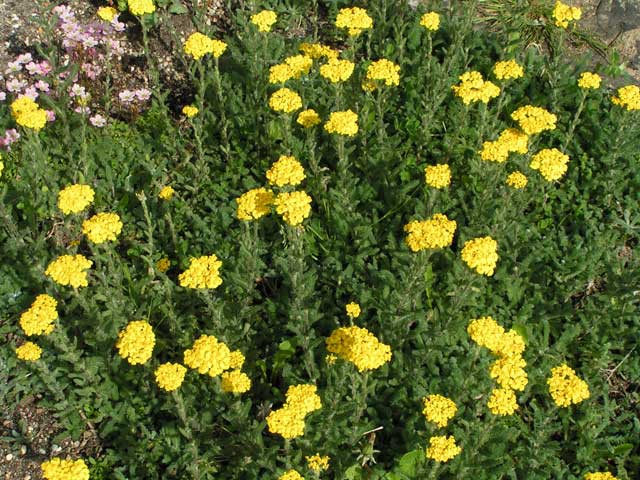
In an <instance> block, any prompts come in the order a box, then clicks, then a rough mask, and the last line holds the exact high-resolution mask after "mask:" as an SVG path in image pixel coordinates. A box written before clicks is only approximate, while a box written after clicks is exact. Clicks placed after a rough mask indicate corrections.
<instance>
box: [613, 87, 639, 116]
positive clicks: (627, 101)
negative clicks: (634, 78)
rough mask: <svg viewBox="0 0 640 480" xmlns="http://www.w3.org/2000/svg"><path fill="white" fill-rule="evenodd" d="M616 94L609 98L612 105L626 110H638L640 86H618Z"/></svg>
mask: <svg viewBox="0 0 640 480" xmlns="http://www.w3.org/2000/svg"><path fill="white" fill-rule="evenodd" d="M617 94H618V95H617V96H616V97H613V98H612V99H611V102H612V103H613V104H614V105H618V106H619V107H623V108H626V109H627V110H628V111H633V110H640V87H638V86H636V85H627V86H626V87H621V88H619V89H618V92H617Z"/></svg>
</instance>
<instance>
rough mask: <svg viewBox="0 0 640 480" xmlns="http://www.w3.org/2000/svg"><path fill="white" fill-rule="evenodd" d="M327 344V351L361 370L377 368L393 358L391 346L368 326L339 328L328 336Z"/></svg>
mask: <svg viewBox="0 0 640 480" xmlns="http://www.w3.org/2000/svg"><path fill="white" fill-rule="evenodd" d="M326 345H327V351H329V352H331V353H335V354H336V355H337V356H338V357H340V358H342V359H344V360H347V361H349V362H352V363H353V364H354V365H355V366H356V368H357V369H358V371H360V372H364V371H367V370H375V369H377V368H380V367H381V366H382V365H384V364H385V363H387V362H388V361H390V360H391V347H389V345H385V344H384V343H381V342H380V341H379V340H378V339H377V338H376V337H375V336H374V335H373V334H372V333H371V332H369V331H368V330H367V329H366V328H360V327H355V326H353V327H341V328H338V329H336V330H334V331H333V332H332V333H331V335H330V336H329V338H327V341H326Z"/></svg>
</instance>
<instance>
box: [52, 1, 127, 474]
mask: <svg viewBox="0 0 640 480" xmlns="http://www.w3.org/2000/svg"><path fill="white" fill-rule="evenodd" d="M129 1H131V0H129ZM40 469H41V470H42V476H43V477H44V478H45V480H89V467H87V464H86V463H84V460H82V459H78V460H63V459H61V458H58V457H56V458H52V459H51V460H49V461H46V462H44V463H42V465H40Z"/></svg>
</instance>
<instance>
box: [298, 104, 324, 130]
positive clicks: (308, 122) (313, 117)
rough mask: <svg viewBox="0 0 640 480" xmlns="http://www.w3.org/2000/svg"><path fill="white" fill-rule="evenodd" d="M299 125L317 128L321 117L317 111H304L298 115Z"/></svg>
mask: <svg viewBox="0 0 640 480" xmlns="http://www.w3.org/2000/svg"><path fill="white" fill-rule="evenodd" d="M296 122H298V124H299V125H302V126H303V127H304V128H311V127H315V126H316V125H318V124H319V123H320V115H318V112H316V111H315V110H313V109H311V108H309V109H307V110H303V111H301V112H300V113H299V114H298V118H297V119H296Z"/></svg>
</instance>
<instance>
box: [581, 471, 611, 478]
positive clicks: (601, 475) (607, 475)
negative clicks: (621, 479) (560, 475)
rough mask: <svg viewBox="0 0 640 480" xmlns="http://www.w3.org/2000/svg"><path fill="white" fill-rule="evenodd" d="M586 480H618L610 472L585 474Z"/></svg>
mask: <svg viewBox="0 0 640 480" xmlns="http://www.w3.org/2000/svg"><path fill="white" fill-rule="evenodd" d="M584 480H618V479H617V478H616V477H614V476H613V474H612V473H610V472H595V473H585V475H584Z"/></svg>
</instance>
